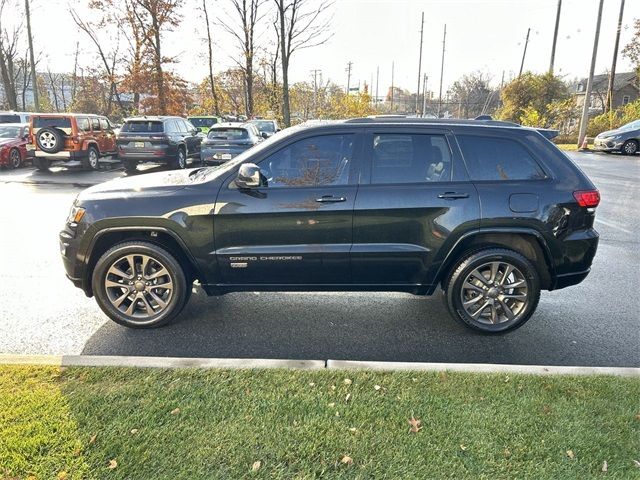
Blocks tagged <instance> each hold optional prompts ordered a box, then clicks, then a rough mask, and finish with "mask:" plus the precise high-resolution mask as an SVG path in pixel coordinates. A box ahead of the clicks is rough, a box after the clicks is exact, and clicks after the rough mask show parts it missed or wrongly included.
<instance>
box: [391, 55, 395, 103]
mask: <svg viewBox="0 0 640 480" xmlns="http://www.w3.org/2000/svg"><path fill="white" fill-rule="evenodd" d="M394 70H395V62H391V113H393V88H394V86H393V75H394Z"/></svg>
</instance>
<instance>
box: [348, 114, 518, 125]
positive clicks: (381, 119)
mask: <svg viewBox="0 0 640 480" xmlns="http://www.w3.org/2000/svg"><path fill="white" fill-rule="evenodd" d="M345 123H374V124H380V123H404V124H406V123H409V124H419V125H425V124H426V125H429V124H433V125H485V126H492V127H520V125H518V124H517V123H513V122H505V121H502V120H474V119H465V118H420V117H404V116H399V115H379V116H372V117H362V118H350V119H349V120H345Z"/></svg>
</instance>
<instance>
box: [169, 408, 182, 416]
mask: <svg viewBox="0 0 640 480" xmlns="http://www.w3.org/2000/svg"><path fill="white" fill-rule="evenodd" d="M179 413H180V409H179V408H174V409H173V410H171V415H177V414H179Z"/></svg>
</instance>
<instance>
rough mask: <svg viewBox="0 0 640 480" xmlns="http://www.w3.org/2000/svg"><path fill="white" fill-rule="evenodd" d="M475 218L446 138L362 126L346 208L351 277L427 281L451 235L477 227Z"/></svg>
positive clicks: (370, 281) (369, 281) (471, 196)
mask: <svg viewBox="0 0 640 480" xmlns="http://www.w3.org/2000/svg"><path fill="white" fill-rule="evenodd" d="M479 218H480V206H479V202H478V194H477V192H476V189H475V187H474V186H473V184H472V183H471V182H469V181H468V177H467V173H466V170H465V168H464V166H463V162H462V159H461V157H460V153H459V149H458V147H457V144H456V142H455V139H454V138H453V136H452V135H450V134H449V133H448V132H447V131H445V130H438V129H434V130H426V129H416V130H415V131H410V130H407V128H406V127H402V128H401V129H398V128H394V127H393V126H390V127H381V128H379V129H375V130H373V129H372V130H370V131H369V132H368V133H367V135H366V139H365V147H364V162H363V181H362V184H361V185H360V188H359V190H358V198H357V199H356V203H355V206H354V220H353V248H352V254H351V264H352V274H353V282H354V283H356V284H362V285H388V284H394V285H403V286H405V287H407V288H413V287H415V288H420V286H423V285H428V284H429V283H430V281H431V279H430V276H432V275H433V273H432V270H430V269H431V267H432V265H433V263H434V261H436V260H438V258H439V257H438V253H439V252H440V253H442V252H441V249H442V248H443V246H447V247H448V245H449V243H450V242H449V243H448V241H449V240H450V239H452V238H453V237H455V235H452V234H454V233H456V234H458V233H459V232H460V231H463V230H465V229H470V228H471V229H472V228H478V219H479Z"/></svg>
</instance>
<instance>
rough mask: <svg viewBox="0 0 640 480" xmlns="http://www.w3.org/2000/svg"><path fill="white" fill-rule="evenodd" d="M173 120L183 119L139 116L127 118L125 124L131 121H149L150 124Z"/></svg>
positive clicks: (165, 116)
mask: <svg viewBox="0 0 640 480" xmlns="http://www.w3.org/2000/svg"><path fill="white" fill-rule="evenodd" d="M173 118H182V117H179V116H177V115H138V116H137V117H130V118H125V119H124V121H125V122H130V121H134V122H135V121H138V122H139V121H149V122H161V121H163V120H169V119H173Z"/></svg>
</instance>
